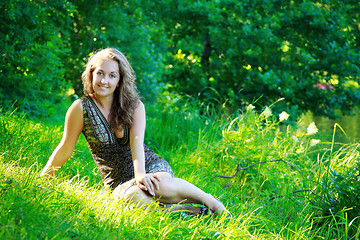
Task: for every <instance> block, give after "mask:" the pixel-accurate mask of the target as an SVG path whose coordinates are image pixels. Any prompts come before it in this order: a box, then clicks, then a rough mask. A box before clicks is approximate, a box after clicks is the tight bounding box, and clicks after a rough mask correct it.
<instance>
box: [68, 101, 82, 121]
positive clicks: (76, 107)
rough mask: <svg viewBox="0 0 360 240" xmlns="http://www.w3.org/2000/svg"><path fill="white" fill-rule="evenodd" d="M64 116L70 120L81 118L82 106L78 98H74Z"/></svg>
mask: <svg viewBox="0 0 360 240" xmlns="http://www.w3.org/2000/svg"><path fill="white" fill-rule="evenodd" d="M66 118H67V119H69V120H70V119H71V120H81V121H82V120H83V108H82V103H81V100H80V99H77V100H75V101H74V102H73V103H72V104H71V106H70V107H69V109H68V111H67V113H66Z"/></svg>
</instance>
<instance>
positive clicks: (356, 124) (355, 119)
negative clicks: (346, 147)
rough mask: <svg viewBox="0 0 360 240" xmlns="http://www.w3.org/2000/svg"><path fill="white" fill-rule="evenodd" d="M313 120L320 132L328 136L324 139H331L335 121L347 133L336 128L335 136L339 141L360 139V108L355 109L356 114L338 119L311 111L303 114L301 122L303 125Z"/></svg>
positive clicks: (352, 141)
mask: <svg viewBox="0 0 360 240" xmlns="http://www.w3.org/2000/svg"><path fill="white" fill-rule="evenodd" d="M311 122H314V123H315V125H316V126H317V127H318V129H319V132H321V133H322V135H323V136H325V138H327V139H323V141H324V140H325V141H327V140H329V141H330V140H331V136H332V135H333V131H334V125H335V123H337V124H339V125H340V126H341V128H342V129H343V130H344V132H345V133H346V135H347V137H346V135H345V134H343V133H342V131H341V129H340V128H336V135H335V136H336V141H337V142H342V143H356V142H359V141H360V109H358V110H356V111H354V114H353V115H351V116H348V115H346V116H344V115H341V117H340V118H339V119H336V120H333V119H329V118H325V117H319V116H314V115H313V114H312V113H311V112H307V113H306V114H303V115H302V117H301V123H300V124H301V125H302V126H308V125H309V124H310V123H311Z"/></svg>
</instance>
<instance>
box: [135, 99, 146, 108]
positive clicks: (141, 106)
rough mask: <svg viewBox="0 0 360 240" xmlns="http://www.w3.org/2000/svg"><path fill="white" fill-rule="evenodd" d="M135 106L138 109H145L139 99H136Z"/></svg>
mask: <svg viewBox="0 0 360 240" xmlns="http://www.w3.org/2000/svg"><path fill="white" fill-rule="evenodd" d="M137 108H139V109H145V105H144V103H143V102H142V101H141V100H140V99H139V101H138V103H137V106H136V108H135V109H137Z"/></svg>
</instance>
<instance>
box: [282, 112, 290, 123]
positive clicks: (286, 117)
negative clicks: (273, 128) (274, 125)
mask: <svg viewBox="0 0 360 240" xmlns="http://www.w3.org/2000/svg"><path fill="white" fill-rule="evenodd" d="M289 116H290V115H289V114H287V112H285V111H283V112H282V113H280V115H279V121H280V122H282V121H285V120H287V119H288V118H289Z"/></svg>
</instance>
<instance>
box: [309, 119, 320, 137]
mask: <svg viewBox="0 0 360 240" xmlns="http://www.w3.org/2000/svg"><path fill="white" fill-rule="evenodd" d="M318 130H319V129H318V128H317V127H316V126H315V123H314V122H312V123H310V124H309V127H308V128H307V135H313V134H315V133H317V132H318Z"/></svg>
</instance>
